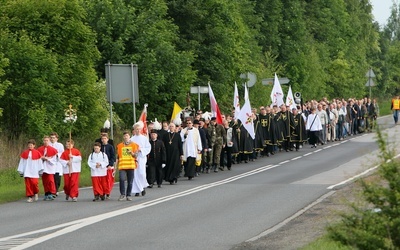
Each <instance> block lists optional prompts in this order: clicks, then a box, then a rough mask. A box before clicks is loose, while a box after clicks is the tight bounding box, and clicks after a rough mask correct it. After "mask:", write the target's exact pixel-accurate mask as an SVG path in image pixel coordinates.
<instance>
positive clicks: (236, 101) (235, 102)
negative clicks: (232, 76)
mask: <svg viewBox="0 0 400 250" xmlns="http://www.w3.org/2000/svg"><path fill="white" fill-rule="evenodd" d="M234 92H235V93H234V94H233V107H234V108H235V116H234V118H235V120H236V119H237V117H238V115H239V112H240V103H239V91H238V88H237V85H236V82H235V91H234Z"/></svg>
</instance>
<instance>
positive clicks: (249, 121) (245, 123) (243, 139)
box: [238, 99, 255, 163]
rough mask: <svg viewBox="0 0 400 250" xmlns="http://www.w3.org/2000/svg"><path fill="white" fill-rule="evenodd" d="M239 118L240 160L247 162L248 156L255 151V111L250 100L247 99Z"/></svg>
mask: <svg viewBox="0 0 400 250" xmlns="http://www.w3.org/2000/svg"><path fill="white" fill-rule="evenodd" d="M238 120H239V121H240V122H239V123H238V130H239V136H238V137H239V145H238V147H239V153H240V159H239V161H243V160H244V162H245V163H247V161H248V157H249V155H250V154H252V153H253V150H254V138H255V133H254V123H253V113H252V112H251V106H250V100H249V99H247V100H245V103H244V105H243V107H242V109H241V110H240V112H239V115H238Z"/></svg>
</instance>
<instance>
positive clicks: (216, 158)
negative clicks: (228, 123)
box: [207, 117, 226, 172]
mask: <svg viewBox="0 0 400 250" xmlns="http://www.w3.org/2000/svg"><path fill="white" fill-rule="evenodd" d="M207 132H208V135H209V137H210V138H211V140H210V141H211V145H210V144H209V145H208V148H209V150H208V151H209V153H210V156H212V157H210V158H209V159H208V160H209V162H208V166H207V172H210V168H212V169H213V170H214V172H218V168H220V166H219V163H220V157H221V151H222V148H223V147H225V144H226V132H225V128H224V126H222V125H221V124H217V118H215V117H212V118H211V121H210V126H209V127H208V128H207ZM210 149H211V150H210ZM210 151H211V152H210ZM220 169H221V170H223V169H222V168H220Z"/></svg>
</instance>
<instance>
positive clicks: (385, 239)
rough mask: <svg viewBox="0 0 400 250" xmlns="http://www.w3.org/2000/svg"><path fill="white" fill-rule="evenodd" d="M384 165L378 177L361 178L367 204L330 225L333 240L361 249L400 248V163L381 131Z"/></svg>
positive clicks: (356, 207) (355, 207) (381, 156)
mask: <svg viewBox="0 0 400 250" xmlns="http://www.w3.org/2000/svg"><path fill="white" fill-rule="evenodd" d="M377 138H378V140H377V142H378V144H379V148H380V159H381V165H380V166H379V169H378V176H379V178H377V180H375V181H370V182H367V181H365V180H360V184H361V185H362V188H363V198H364V200H365V204H364V205H363V206H357V205H356V204H353V205H352V208H353V210H354V211H353V213H351V214H344V215H343V218H342V221H341V222H340V223H338V224H336V225H334V226H332V227H330V228H329V236H330V237H331V239H333V240H335V241H338V242H341V243H342V244H344V245H348V246H352V247H355V248H358V249H398V248H399V247H400V219H399V218H400V209H399V208H400V202H399V201H400V185H399V183H400V162H399V161H398V160H396V159H395V158H394V156H395V151H394V149H390V148H388V145H387V142H386V140H387V138H385V136H384V135H382V133H381V131H380V130H379V129H378V130H377Z"/></svg>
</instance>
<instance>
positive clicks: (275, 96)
mask: <svg viewBox="0 0 400 250" xmlns="http://www.w3.org/2000/svg"><path fill="white" fill-rule="evenodd" d="M271 101H272V106H273V105H277V106H278V107H280V106H281V105H282V104H284V102H283V91H282V88H281V84H280V83H279V79H278V76H277V75H276V73H275V80H274V87H273V88H272V92H271Z"/></svg>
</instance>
